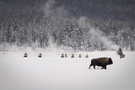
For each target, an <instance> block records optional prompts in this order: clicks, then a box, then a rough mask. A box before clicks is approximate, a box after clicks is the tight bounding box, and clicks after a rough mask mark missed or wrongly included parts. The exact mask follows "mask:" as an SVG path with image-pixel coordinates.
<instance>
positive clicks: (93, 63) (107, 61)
mask: <svg viewBox="0 0 135 90" xmlns="http://www.w3.org/2000/svg"><path fill="white" fill-rule="evenodd" d="M109 64H113V61H112V59H111V58H108V57H102V58H95V59H92V60H91V64H90V66H89V69H90V67H91V66H93V68H94V69H95V66H96V65H97V66H101V67H102V69H107V68H106V66H107V65H109Z"/></svg>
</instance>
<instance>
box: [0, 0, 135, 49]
mask: <svg viewBox="0 0 135 90" xmlns="http://www.w3.org/2000/svg"><path fill="white" fill-rule="evenodd" d="M6 1H7V2H6ZM13 1H14V2H9V1H8V0H5V1H0V13H1V15H0V45H4V44H7V43H8V44H11V45H12V44H16V45H17V46H18V47H22V46H29V47H32V48H33V49H34V48H37V47H41V48H47V47H49V46H50V44H52V43H53V44H55V45H56V46H57V47H63V49H64V48H67V47H68V48H72V49H73V50H83V51H93V50H101V51H103V50H116V49H118V48H119V47H121V48H124V49H126V50H132V51H133V50H135V17H134V15H135V12H134V11H133V10H134V8H135V6H134V4H135V2H134V1H133V0H108V1H107V0H86V1H84V2H82V1H80V3H81V2H82V3H81V4H80V3H79V2H78V0H74V1H73V2H72V4H70V3H71V2H69V1H68V0H64V1H65V2H64V1H63V2H60V0H56V1H54V0H48V1H45V2H44V4H41V3H43V0H39V1H38V0H35V3H30V1H31V0H30V1H29V2H25V3H28V4H26V5H25V6H23V5H22V6H21V5H20V2H21V0H20V2H19V1H18V2H17V1H16V0H13ZM21 3H22V2H21ZM13 4H15V5H13ZM31 4H32V5H31ZM33 5H34V6H33ZM74 5H75V7H73V6H74ZM80 5H83V6H80ZM109 5H111V6H109ZM3 10H4V11H3ZM79 10H80V11H79ZM50 41H51V42H50ZM35 44H36V46H35ZM4 48H6V47H4ZM4 48H0V49H1V50H4Z"/></svg>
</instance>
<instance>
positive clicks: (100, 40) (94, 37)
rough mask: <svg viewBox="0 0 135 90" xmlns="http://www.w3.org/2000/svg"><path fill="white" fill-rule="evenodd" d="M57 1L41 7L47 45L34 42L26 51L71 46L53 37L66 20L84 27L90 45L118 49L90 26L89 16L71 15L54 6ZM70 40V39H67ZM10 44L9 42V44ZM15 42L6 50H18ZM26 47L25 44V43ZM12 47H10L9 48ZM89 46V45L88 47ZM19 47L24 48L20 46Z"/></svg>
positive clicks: (1, 48) (63, 26) (96, 29)
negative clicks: (60, 42)
mask: <svg viewBox="0 0 135 90" xmlns="http://www.w3.org/2000/svg"><path fill="white" fill-rule="evenodd" d="M56 4H57V2H56V1H55V0H48V1H47V2H46V3H45V5H44V6H43V7H42V8H41V9H42V10H43V12H44V21H46V22H47V21H48V22H47V24H48V25H47V26H46V27H44V28H41V29H42V31H45V33H46V35H48V37H49V40H48V47H47V48H45V50H44V49H42V48H40V47H39V45H38V43H39V42H35V43H33V44H32V46H31V47H30V48H31V49H30V48H27V50H28V51H31V50H39V51H40V50H41V51H60V50H62V49H65V48H66V49H70V50H71V47H67V46H58V42H57V41H56V40H55V38H53V37H52V36H53V34H52V32H55V35H56V37H58V36H59V35H61V34H59V33H58V32H60V29H64V28H65V26H66V24H67V22H71V23H72V24H75V25H76V26H78V27H77V30H78V29H82V30H83V29H85V30H86V31H88V33H86V35H84V37H85V38H83V40H84V41H85V40H87V41H89V42H90V44H91V45H96V44H100V45H99V46H101V47H102V48H105V49H106V50H116V49H118V45H116V44H114V43H113V42H112V41H111V40H109V39H108V37H107V36H105V35H104V33H103V32H102V31H101V30H99V29H98V28H94V27H92V26H91V24H90V21H89V18H87V17H85V16H80V17H79V18H78V19H77V18H76V17H73V16H72V17H71V14H70V12H69V11H67V10H65V9H64V7H56ZM69 42H70V41H69ZM9 45H10V44H9ZM9 45H8V44H6V46H7V47H9ZM4 46H5V44H3V45H1V46H0V50H3V47H4ZM15 47H17V46H16V45H15V44H13V45H10V48H7V50H11V51H12V49H13V50H14V51H16V50H18V49H17V48H15ZM26 47H27V45H26ZM11 48H12V49H11ZM89 48H91V47H89ZM19 49H24V48H22V47H20V48H19Z"/></svg>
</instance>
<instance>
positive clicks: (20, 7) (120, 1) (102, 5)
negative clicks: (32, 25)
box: [0, 0, 135, 20]
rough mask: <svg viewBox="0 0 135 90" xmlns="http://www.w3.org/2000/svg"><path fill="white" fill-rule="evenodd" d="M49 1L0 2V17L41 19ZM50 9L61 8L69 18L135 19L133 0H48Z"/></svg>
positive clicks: (22, 0)
mask: <svg viewBox="0 0 135 90" xmlns="http://www.w3.org/2000/svg"><path fill="white" fill-rule="evenodd" d="M48 1H49V0H0V17H5V16H12V17H16V16H18V15H19V16H20V17H23V18H25V17H26V18H27V17H28V16H30V15H31V16H33V17H42V16H43V14H44V13H43V9H42V7H43V6H44V5H45V4H46V2H48ZM50 1H54V2H55V4H53V7H52V8H58V7H63V8H64V9H65V10H67V11H69V12H70V15H71V16H74V17H78V16H87V17H90V18H93V17H94V18H97V17H100V18H103V19H109V18H110V17H111V18H115V19H120V20H130V19H131V20H133V19H135V17H134V16H135V11H134V9H135V0H50Z"/></svg>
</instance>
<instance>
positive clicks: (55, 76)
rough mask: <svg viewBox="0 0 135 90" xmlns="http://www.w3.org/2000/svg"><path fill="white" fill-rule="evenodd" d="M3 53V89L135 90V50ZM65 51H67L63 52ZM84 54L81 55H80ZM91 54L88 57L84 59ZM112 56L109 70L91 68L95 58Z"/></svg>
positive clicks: (0, 76) (0, 87)
mask: <svg viewBox="0 0 135 90" xmlns="http://www.w3.org/2000/svg"><path fill="white" fill-rule="evenodd" d="M38 54H39V52H28V57H27V58H24V57H23V55H24V52H0V90H135V59H134V57H135V52H129V51H125V52H124V54H125V55H126V56H125V58H123V59H120V58H119V56H118V55H116V52H115V51H105V52H98V51H96V52H77V53H73V54H75V58H71V54H72V53H67V55H68V57H67V58H61V54H62V53H58V52H57V53H45V52H42V55H43V57H42V58H38ZM64 54H65V53H64ZM79 54H82V58H78V55H79ZM86 54H88V55H89V58H85V55H86ZM98 57H111V58H112V60H113V64H112V65H108V66H107V70H104V69H100V68H101V67H96V69H95V70H94V69H93V67H91V69H88V67H89V65H90V61H91V59H92V58H98Z"/></svg>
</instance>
